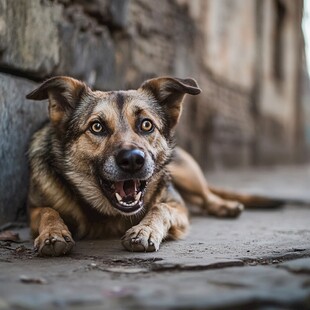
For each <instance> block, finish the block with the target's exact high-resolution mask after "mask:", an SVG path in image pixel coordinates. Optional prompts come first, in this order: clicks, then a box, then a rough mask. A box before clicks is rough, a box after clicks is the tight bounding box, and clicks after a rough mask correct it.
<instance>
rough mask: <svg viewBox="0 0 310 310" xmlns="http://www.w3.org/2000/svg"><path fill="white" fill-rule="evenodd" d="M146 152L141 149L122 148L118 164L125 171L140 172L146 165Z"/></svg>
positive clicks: (117, 158) (118, 155) (118, 156)
mask: <svg viewBox="0 0 310 310" xmlns="http://www.w3.org/2000/svg"><path fill="white" fill-rule="evenodd" d="M144 162H145V154H144V152H142V151H141V150H139V149H133V150H121V151H120V152H119V153H118V154H117V156H116V163H117V165H118V166H119V167H120V168H121V169H122V170H123V171H125V172H128V173H135V172H138V171H139V170H140V169H141V168H142V167H143V165H144Z"/></svg>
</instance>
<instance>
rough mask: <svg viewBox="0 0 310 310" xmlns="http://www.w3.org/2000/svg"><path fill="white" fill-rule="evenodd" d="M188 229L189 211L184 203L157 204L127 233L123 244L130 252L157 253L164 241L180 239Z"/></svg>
mask: <svg viewBox="0 0 310 310" xmlns="http://www.w3.org/2000/svg"><path fill="white" fill-rule="evenodd" d="M188 227H189V221H188V211H187V209H186V208H185V206H184V204H183V203H182V202H179V201H169V202H166V203H159V204H155V205H154V206H152V208H151V209H150V210H149V212H148V214H147V215H146V216H145V217H144V219H143V220H142V221H141V222H140V223H139V224H138V225H136V226H133V227H132V228H130V229H129V230H128V231H127V232H126V233H125V235H124V236H123V238H122V244H123V246H124V247H125V249H127V250H128V251H133V252H153V251H157V250H158V249H159V246H160V244H161V242H162V240H163V239H165V238H167V237H168V238H172V239H179V238H181V237H183V236H184V235H185V234H186V232H187V230H188Z"/></svg>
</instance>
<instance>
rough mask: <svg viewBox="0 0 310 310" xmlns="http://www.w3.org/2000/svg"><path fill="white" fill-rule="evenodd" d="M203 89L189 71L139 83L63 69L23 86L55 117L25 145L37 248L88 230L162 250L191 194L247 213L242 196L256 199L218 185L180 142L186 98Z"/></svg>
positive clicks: (57, 250)
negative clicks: (116, 83) (115, 82)
mask: <svg viewBox="0 0 310 310" xmlns="http://www.w3.org/2000/svg"><path fill="white" fill-rule="evenodd" d="M200 92H201V90H200V88H199V86H198V84H197V82H196V81H195V80H194V79H191V78H187V79H180V78H173V77H159V78H154V79H150V80H147V81H145V82H144V83H143V84H142V85H141V86H140V87H139V88H138V89H137V90H127V91H107V92H104V91H93V90H91V89H90V88H89V87H88V86H87V85H86V84H84V83H83V82H81V81H78V80H76V79H73V78H70V77H65V76H58V77H53V78H50V79H48V80H47V81H45V82H44V83H43V84H41V85H40V86H39V87H38V88H36V89H35V90H34V91H32V92H31V93H29V94H28V95H27V96H26V98H27V99H32V100H45V99H48V102H49V105H48V111H49V122H48V123H47V124H46V125H44V127H43V128H41V129H40V130H39V131H37V132H36V133H35V134H34V136H33V139H32V141H31V144H30V148H29V153H28V156H29V166H30V185H29V195H28V210H29V217H30V228H31V232H32V235H33V237H34V238H35V241H34V247H35V249H36V251H37V252H38V254H39V255H41V256H59V255H64V254H67V253H69V252H70V251H71V249H72V248H73V246H74V244H75V241H74V240H79V239H82V238H91V239H93V238H107V237H116V236H118V237H121V243H122V245H123V246H124V248H125V249H126V250H128V251H145V252H151V251H157V250H158V249H159V247H160V244H161V242H162V241H163V240H164V239H167V238H170V239H180V238H182V237H184V236H185V235H186V233H187V231H188V228H189V212H188V209H187V208H186V204H185V201H186V202H189V203H195V204H197V205H199V206H200V207H201V208H202V209H204V210H206V211H207V212H208V213H209V214H212V215H215V216H220V217H236V216H238V215H239V214H240V213H241V211H242V210H243V204H242V203H241V202H242V200H244V201H246V202H248V203H250V202H251V201H252V200H251V199H248V201H247V197H246V196H240V195H237V194H235V196H234V195H233V197H234V198H240V199H239V201H235V200H229V199H223V198H221V197H220V196H219V195H221V194H223V195H224V196H225V192H224V193H223V192H218V194H219V195H216V194H215V193H213V192H212V189H211V188H210V187H209V186H208V184H207V181H206V180H205V178H204V175H203V173H202V171H201V169H200V168H199V166H198V164H197V163H196V162H195V160H194V159H193V158H192V157H191V156H190V155H189V154H188V153H186V152H185V151H184V150H182V149H181V148H178V147H175V141H174V131H175V128H176V125H177V123H178V121H179V118H180V114H181V110H182V101H183V98H184V96H185V95H186V94H189V95H198V94H199V93H200ZM229 197H231V196H229V195H228V197H226V198H229ZM240 200H241V202H240Z"/></svg>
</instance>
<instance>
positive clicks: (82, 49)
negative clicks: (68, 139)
mask: <svg viewBox="0 0 310 310" xmlns="http://www.w3.org/2000/svg"><path fill="white" fill-rule="evenodd" d="M309 11H310V6H309V0H305V1H302V0H161V1H153V0H58V1H52V0H31V1H29V0H19V1H12V0H1V1H0V137H1V138H0V163H1V171H0V182H1V183H0V223H3V222H5V221H8V220H14V219H16V218H18V213H19V210H24V209H25V208H24V206H25V201H26V195H27V182H28V181H27V180H28V171H27V168H26V167H27V162H26V156H25V154H26V149H27V144H28V142H29V138H30V136H31V135H32V133H33V132H34V131H35V130H36V129H37V128H38V127H40V126H41V124H42V122H43V121H44V120H45V119H46V117H47V114H46V113H47V106H46V105H45V104H44V103H38V102H36V103H31V102H29V101H28V102H26V101H25V99H24V98H25V95H26V94H27V92H29V91H30V90H31V89H33V88H34V87H35V86H36V85H37V83H38V82H41V81H42V80H44V79H46V78H48V77H51V76H54V75H69V76H73V77H75V78H78V79H81V80H83V81H85V82H87V83H88V84H89V85H90V86H92V87H93V88H95V89H100V90H113V89H128V88H137V87H139V85H140V84H141V83H142V82H143V81H144V80H145V79H147V78H151V77H155V76H161V75H172V76H177V77H183V78H184V77H193V78H195V79H196V80H197V81H198V83H199V85H200V87H201V88H202V90H203V92H202V94H201V95H200V96H197V97H191V98H190V97H188V98H187V99H186V102H185V103H184V113H183V116H182V119H181V122H180V125H179V128H178V131H177V139H178V144H179V145H181V146H183V147H184V148H185V149H186V150H188V151H189V152H190V153H191V154H193V156H194V157H195V158H196V159H197V160H198V162H199V163H200V165H201V166H202V168H203V169H204V170H205V171H207V170H211V171H212V170H219V169H222V170H223V169H227V168H238V169H240V168H242V169H243V168H246V167H257V166H270V165H279V164H297V163H303V162H306V161H307V160H308V159H309V150H310V83H309V73H308V70H309V69H308V70H307V60H306V51H308V52H310V47H309V44H310V43H309V41H308V42H307V41H306V39H307V38H308V40H310V39H309V36H310V34H309V33H310V17H309ZM306 46H308V48H305V47H306ZM309 66H310V65H309V64H308V68H309Z"/></svg>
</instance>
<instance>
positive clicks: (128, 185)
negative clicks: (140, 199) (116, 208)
mask: <svg viewBox="0 0 310 310" xmlns="http://www.w3.org/2000/svg"><path fill="white" fill-rule="evenodd" d="M115 191H116V192H117V193H118V194H119V195H120V196H121V197H122V198H124V197H126V196H134V195H135V194H136V191H137V182H136V181H134V180H129V181H120V182H116V183H115Z"/></svg>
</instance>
